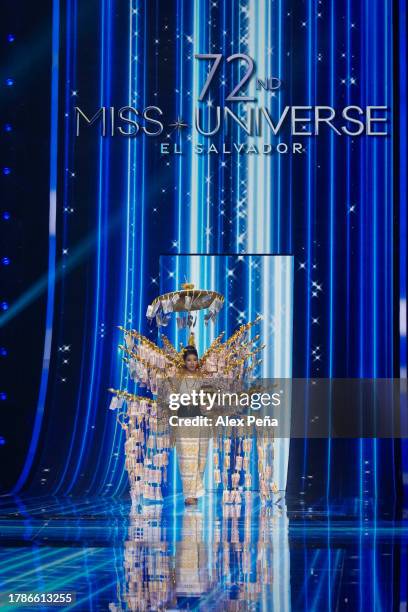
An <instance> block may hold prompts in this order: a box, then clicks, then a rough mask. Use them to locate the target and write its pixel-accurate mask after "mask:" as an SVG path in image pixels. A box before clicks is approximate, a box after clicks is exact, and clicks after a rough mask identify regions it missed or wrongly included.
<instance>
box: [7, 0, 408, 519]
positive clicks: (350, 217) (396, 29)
mask: <svg viewBox="0 0 408 612" xmlns="http://www.w3.org/2000/svg"><path fill="white" fill-rule="evenodd" d="M403 8H404V3H403V2H402V0H401V1H400V6H399V5H398V2H394V3H392V2H391V1H384V0H372V1H371V2H358V3H356V2H352V0H336V2H334V1H332V2H326V1H325V2H323V1H321V0H302V1H295V0H293V1H290V2H289V1H286V0H275V1H274V2H272V1H266V0H265V1H260V0H239V1H238V0H226V1H221V0H212V1H210V0H194V1H191V2H190V1H186V0H172V1H167V2H159V1H152V2H139V1H137V0H131V1H129V2H128V1H123V2H119V0H98V1H97V0H93V1H91V2H86V3H82V2H79V0H71V1H63V0H53V24H52V27H53V35H52V58H53V64H52V84H51V85H52V86H51V92H50V95H51V98H52V103H53V105H52V108H51V116H50V126H51V128H50V129H51V149H50V167H51V173H50V199H49V201H50V211H49V220H50V224H49V248H50V255H49V270H48V279H47V281H48V282H47V283H45V285H46V287H47V291H48V294H47V311H46V320H45V330H44V332H45V345H44V354H43V356H42V358H43V369H42V375H41V381H39V383H40V392H39V395H38V402H37V405H33V406H32V415H31V417H32V421H33V427H32V431H31V434H30V438H29V439H28V440H27V444H26V448H25V449H24V461H23V463H22V467H21V473H20V477H19V478H18V481H17V482H16V484H15V486H14V491H15V492H18V491H22V490H24V488H27V487H29V488H30V489H31V490H32V491H36V492H38V491H40V492H42V493H46V492H52V493H64V494H97V495H106V494H109V495H117V494H122V493H125V492H126V491H127V486H128V485H127V476H126V473H125V472H124V469H123V436H122V433H121V432H120V431H119V429H118V427H117V425H116V423H115V421H114V418H113V417H112V413H110V412H109V411H108V410H107V406H108V394H107V388H108V387H109V386H115V387H119V386H121V385H124V384H125V383H126V372H125V368H124V365H123V363H122V361H121V357H120V355H119V353H118V351H117V349H116V345H117V344H118V342H119V341H120V338H121V335H120V332H119V331H118V330H117V329H116V326H117V325H124V326H125V327H130V326H131V327H134V328H137V329H139V330H140V331H142V332H143V333H145V334H147V335H149V334H153V335H154V334H155V333H156V331H155V330H154V328H152V327H149V326H148V324H147V321H146V318H145V312H146V307H147V305H148V303H150V302H151V300H152V299H153V298H154V297H155V296H156V295H157V294H158V292H159V290H160V283H161V282H163V279H161V278H159V272H160V268H159V260H160V255H162V254H172V255H177V254H182V253H201V254H209V253H213V254H217V253H229V254H236V255H239V254H244V253H253V254H263V253H266V254H270V253H272V254H282V255H293V257H294V260H293V261H294V269H293V279H294V296H293V308H294V310H293V322H294V327H293V353H292V362H293V375H294V376H298V377H307V376H324V377H392V376H394V375H396V376H399V375H400V373H401V375H403V376H406V341H405V335H406V307H405V303H406V302H405V299H406V218H405V217H406V175H405V173H404V172H403V173H401V174H400V172H399V169H400V168H404V167H405V163H406V140H405V138H406V137H405V134H404V126H405V127H406V116H405V111H404V110H403V109H401V108H400V107H399V104H400V103H399V98H398V99H397V100H394V96H395V95H396V93H397V94H398V95H401V99H404V98H403V95H404V92H405V95H406V72H405V64H399V63H398V61H397V58H396V56H395V50H396V51H397V52H400V53H401V57H405V55H404V52H405V45H406V32H405V29H404V28H405V26H404V23H401V24H400V25H398V23H396V16H395V15H393V12H394V11H395V10H396V9H400V10H402V9H403ZM199 53H220V54H223V56H224V58H226V57H227V56H230V55H231V54H236V53H238V54H248V55H249V56H251V57H253V58H254V60H255V63H256V73H257V76H258V77H259V78H266V77H268V76H276V77H277V78H279V79H281V80H282V87H281V89H280V90H279V91H278V92H270V91H265V90H263V89H260V90H258V91H256V95H257V98H258V104H259V105H260V106H265V107H266V108H268V109H269V110H270V112H271V113H273V114H274V116H275V117H276V116H278V115H279V113H281V112H282V109H283V108H284V107H285V106H286V105H307V106H314V105H319V104H320V105H321V104H325V105H328V106H332V107H340V108H342V107H344V106H347V105H357V106H361V107H364V106H367V105H383V106H388V107H390V108H392V113H391V115H392V121H391V122H390V123H392V125H391V124H390V125H389V126H388V129H389V132H390V136H388V137H382V138H380V137H378V138H375V137H374V138H368V137H366V136H360V137H356V138H345V137H340V136H337V135H336V134H335V133H334V132H333V130H330V129H328V130H325V131H324V132H323V130H322V133H321V134H320V135H319V137H318V138H314V137H311V138H306V139H303V143H304V146H305V149H306V150H305V152H304V153H303V154H298V155H295V154H291V153H290V152H289V153H287V154H283V153H282V154H280V153H277V152H276V151H275V152H273V153H271V154H269V155H260V154H259V155H257V154H252V155H251V154H250V155H244V154H240V153H238V152H235V153H231V154H229V153H227V152H224V153H222V152H221V153H220V154H218V155H217V154H208V155H207V154H197V153H192V152H191V147H192V146H193V145H195V144H197V143H198V142H200V141H202V140H205V139H203V138H201V137H200V135H199V134H197V131H193V130H192V129H191V126H192V124H193V122H194V117H193V113H194V109H195V108H196V107H197V106H198V107H199V108H200V112H201V113H202V115H201V117H202V122H203V126H205V128H206V129H207V130H210V129H211V126H212V125H213V124H214V122H215V120H216V115H215V108H216V107H217V106H228V102H227V101H226V100H225V98H226V97H227V95H228V93H229V92H230V91H231V89H232V87H233V84H235V83H237V77H238V73H239V75H240V76H242V75H243V73H242V72H241V68H240V69H238V68H237V63H236V62H231V63H230V64H228V63H226V62H223V65H222V66H221V67H220V69H219V74H218V75H217V81H216V82H217V84H218V86H217V87H212V88H211V92H210V93H209V94H208V95H206V97H205V99H204V100H203V101H202V102H200V103H198V102H197V98H198V96H199V92H200V90H201V88H202V85H203V82H204V80H205V78H206V71H207V68H206V66H207V63H206V62H204V61H199V60H196V59H195V58H194V56H195V54H199ZM238 63H239V62H238ZM243 68H244V66H243V65H242V70H243ZM393 75H394V76H393ZM251 87H252V88H253V89H254V87H255V82H254V81H253V82H252V85H251ZM397 89H398V92H396V90H397ZM212 90H213V91H212ZM124 105H129V106H133V107H136V108H139V109H143V108H146V107H147V106H149V105H157V106H159V107H160V108H163V109H165V124H166V127H165V130H164V132H163V134H162V135H161V137H160V138H159V139H157V138H149V137H147V136H146V135H141V134H139V135H137V136H136V137H134V138H124V137H119V136H117V135H115V136H113V137H110V136H109V134H108V135H107V136H106V137H101V136H100V135H99V129H100V128H99V126H98V125H94V126H92V127H87V128H85V129H83V130H82V131H81V133H80V135H79V137H77V136H76V135H75V128H76V125H75V112H74V107H75V106H79V107H80V108H81V109H83V111H84V112H86V113H87V114H88V116H89V117H90V116H92V115H93V114H94V113H95V112H96V110H97V109H98V108H100V107H101V106H106V107H115V108H120V107H121V106H124ZM230 107H231V108H232V109H233V110H234V109H235V110H234V112H237V108H236V107H234V105H233V104H232V105H231V106H230ZM244 136H245V134H244V133H243V130H242V128H240V127H239V126H238V125H237V124H236V123H235V124H234V127H233V128H232V130H231V132H230V133H229V134H228V140H234V141H235V142H238V141H243V140H244ZM224 139H225V135H224ZM279 140H280V139H279V137H275V138H272V140H271V142H272V143H273V144H274V145H276V144H277V143H278V142H279ZM286 140H287V141H288V142H289V143H290V139H286ZM159 141H160V142H159ZM162 142H164V143H167V144H168V145H169V146H168V151H169V154H163V149H161V145H160V143H162ZM219 144H220V146H222V143H221V142H220V143H219ZM175 145H176V146H179V147H182V148H183V154H177V153H175V152H174V146H175ZM398 253H400V255H399V254H398ZM237 265H238V264H237ZM234 266H235V264H234ZM178 280H179V279H177V278H176V277H175V278H174V287H173V289H176V288H177V286H176V285H177V282H178ZM165 282H166V284H167V285H168V279H166V281H165ZM219 282H220V285H222V284H223V283H224V284H226V283H227V280H226V279H219ZM255 291H256V287H254V286H252V288H251V290H250V291H249V293H248V295H247V300H248V304H243V305H242V309H243V310H245V311H246V312H247V311H249V310H250V303H251V300H253V299H254V297H255ZM24 299H25V300H26V302H29V301H30V299H31V294H30V293H28V294H27V295H26V296H24ZM400 305H401V313H402V317H401V320H400V312H399V311H400ZM24 306H25V302H24V300H23V301H20V302H17V303H16V304H15V305H14V306H13V305H11V307H10V309H9V310H8V313H7V316H8V324H9V325H12V322H13V317H14V316H15V314H16V313H17V310H18V309H19V308H21V307H24ZM225 308H226V311H227V312H228V316H229V322H228V325H229V326H230V329H232V327H233V326H234V325H238V324H239V323H240V322H241V320H242V315H241V311H240V310H236V309H234V308H233V306H232V304H231V303H230V298H229V296H228V293H227V296H226V305H225ZM404 308H405V311H404ZM404 312H405V315H404ZM404 316H405V318H404ZM10 418H13V416H11V417H10ZM404 448H405V447H403V446H402V445H401V443H400V441H380V440H378V441H375V440H374V441H373V440H350V441H341V442H340V441H336V442H334V441H332V442H329V441H314V442H313V443H312V442H310V441H309V442H307V441H306V442H300V441H296V442H293V443H292V447H291V459H290V468H289V492H291V493H294V494H296V495H298V494H302V495H306V496H307V497H309V498H310V499H311V500H317V499H319V500H321V499H323V500H326V501H327V503H328V504H335V503H336V501H338V500H340V499H342V498H347V497H348V498H355V497H357V498H358V499H359V502H358V503H357V505H356V507H355V508H354V509H353V512H354V513H355V514H357V515H359V516H360V517H361V519H362V520H363V519H364V517H365V516H366V515H367V513H368V514H370V513H371V514H372V513H374V514H376V513H377V512H381V513H383V514H384V515H391V514H393V513H394V512H395V511H396V509H398V504H397V502H399V500H401V490H402V488H401V487H402V481H403V478H402V472H403V471H404V470H405V472H406V471H407V468H406V462H407V460H406V449H405V450H404ZM404 466H405V467H404Z"/></svg>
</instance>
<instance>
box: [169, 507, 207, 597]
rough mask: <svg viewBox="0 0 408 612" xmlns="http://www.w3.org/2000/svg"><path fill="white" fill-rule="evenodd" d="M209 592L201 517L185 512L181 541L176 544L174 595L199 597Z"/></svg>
mask: <svg viewBox="0 0 408 612" xmlns="http://www.w3.org/2000/svg"><path fill="white" fill-rule="evenodd" d="M209 590H210V575H209V569H208V544H207V543H206V542H204V540H203V515H202V514H201V513H198V512H197V513H195V512H188V511H187V512H185V513H184V515H183V527H182V532H181V540H180V541H179V542H177V555H176V594H177V596H178V597H200V596H201V595H203V594H204V593H207V592H208V591H209Z"/></svg>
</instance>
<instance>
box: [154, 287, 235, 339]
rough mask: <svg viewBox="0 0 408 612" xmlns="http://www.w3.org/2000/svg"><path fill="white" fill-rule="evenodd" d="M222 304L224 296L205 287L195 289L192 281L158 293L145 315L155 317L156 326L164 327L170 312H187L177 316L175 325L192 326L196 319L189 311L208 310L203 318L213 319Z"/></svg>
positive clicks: (181, 326) (206, 321)
mask: <svg viewBox="0 0 408 612" xmlns="http://www.w3.org/2000/svg"><path fill="white" fill-rule="evenodd" d="M223 305H224V296H223V295H221V293H218V292H217V291H209V290H207V289H196V288H195V286H194V284H193V283H183V284H182V285H181V289H180V290H179V291H172V292H170V293H164V294H163V295H159V296H158V297H157V298H155V299H154V300H153V302H152V303H151V304H150V305H149V306H148V307H147V312H146V317H147V318H148V319H149V320H153V319H156V323H157V326H158V327H165V326H166V325H168V322H169V320H170V317H171V313H173V312H175V313H188V314H187V316H179V317H178V318H177V326H178V327H179V328H183V327H194V325H195V322H196V320H197V318H196V317H194V316H193V315H192V314H191V313H193V312H196V311H198V310H208V312H207V313H206V314H205V317H204V320H205V323H206V324H208V323H209V321H215V319H216V318H217V315H218V313H219V311H220V310H221V308H222V307H223Z"/></svg>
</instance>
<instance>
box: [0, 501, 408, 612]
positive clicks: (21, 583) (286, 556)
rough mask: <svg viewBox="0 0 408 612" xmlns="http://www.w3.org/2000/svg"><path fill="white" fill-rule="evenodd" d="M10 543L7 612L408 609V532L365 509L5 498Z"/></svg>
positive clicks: (5, 537) (5, 540)
mask: <svg viewBox="0 0 408 612" xmlns="http://www.w3.org/2000/svg"><path fill="white" fill-rule="evenodd" d="M0 540H1V549H0V593H1V598H2V599H1V604H0V607H1V609H2V610H3V609H4V610H7V609H9V610H14V609H17V608H18V607H19V608H21V609H24V610H27V609H29V610H40V609H55V607H53V608H47V607H45V606H44V605H43V604H36V605H34V606H33V605H31V604H28V605H24V607H23V606H19V605H17V604H16V603H13V604H10V603H7V602H8V601H9V597H8V595H9V594H12V593H15V594H16V593H26V594H27V593H74V594H75V600H74V601H72V602H71V603H66V604H64V605H63V606H62V609H64V610H71V609H75V610H111V611H115V610H178V609H189V610H212V611H216V610H234V611H237V610H267V611H269V610H276V611H278V612H282V611H286V610H322V611H323V610H324V611H328V610H364V611H366V610H373V611H374V610H375V611H378V610H386V611H388V610H390V611H391V610H399V611H403V610H406V609H407V608H406V606H407V604H406V602H407V584H408V575H407V562H408V556H407V549H408V547H407V543H408V521H406V520H400V521H395V520H392V519H391V518H387V513H385V514H384V513H381V517H380V516H379V513H378V512H377V509H376V507H375V506H374V504H370V503H368V504H366V503H365V504H364V506H363V505H362V504H360V503H359V501H358V500H355V499H354V500H353V499H349V500H344V501H343V502H342V503H341V504H333V505H331V506H330V511H329V510H328V508H327V506H326V504H325V503H324V502H321V503H320V504H316V503H315V504H313V505H312V506H308V505H307V504H306V503H304V502H299V501H298V500H296V499H293V500H291V499H287V500H284V499H280V500H277V503H274V504H272V505H271V506H270V507H266V508H265V507H261V506H260V504H259V499H258V497H257V496H256V495H251V497H250V498H248V499H246V500H245V503H244V504H242V506H241V507H225V506H224V507H223V506H222V504H221V500H220V499H219V498H217V497H215V496H214V495H211V494H208V495H207V496H206V497H205V498H204V499H202V500H201V501H200V504H199V506H198V507H197V508H193V509H185V508H184V505H183V501H182V499H181V498H180V497H176V498H170V499H167V500H166V502H165V504H163V505H151V506H145V507H143V508H141V507H133V508H132V506H131V504H130V502H129V501H128V500H112V499H73V498H63V497H59V498H54V497H51V498H50V497H48V498H41V497H39V498H30V499H27V498H18V499H17V498H14V499H12V498H2V499H1V500H0ZM60 609H61V608H60Z"/></svg>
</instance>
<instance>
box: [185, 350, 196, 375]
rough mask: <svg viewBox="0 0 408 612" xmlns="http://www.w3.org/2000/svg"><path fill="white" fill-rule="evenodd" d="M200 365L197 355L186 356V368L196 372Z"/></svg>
mask: <svg viewBox="0 0 408 612" xmlns="http://www.w3.org/2000/svg"><path fill="white" fill-rule="evenodd" d="M197 367H198V359H197V357H196V356H195V355H191V354H190V355H187V357H186V369H187V370H188V371H189V372H195V371H196V370H197Z"/></svg>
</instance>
